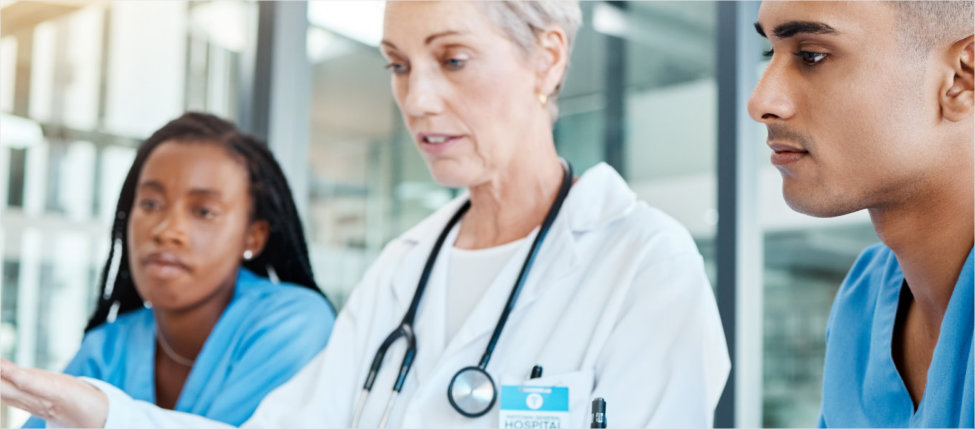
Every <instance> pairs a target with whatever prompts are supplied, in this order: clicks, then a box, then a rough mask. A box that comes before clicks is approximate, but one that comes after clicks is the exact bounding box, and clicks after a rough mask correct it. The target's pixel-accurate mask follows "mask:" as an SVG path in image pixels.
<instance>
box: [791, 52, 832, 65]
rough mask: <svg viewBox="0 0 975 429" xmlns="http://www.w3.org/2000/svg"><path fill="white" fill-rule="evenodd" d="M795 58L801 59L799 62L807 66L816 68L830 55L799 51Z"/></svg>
mask: <svg viewBox="0 0 975 429" xmlns="http://www.w3.org/2000/svg"><path fill="white" fill-rule="evenodd" d="M795 56H797V57H799V60H801V61H802V62H803V63H804V64H806V65H807V66H814V65H816V64H819V62H820V61H822V60H825V59H826V57H827V56H828V55H827V54H824V53H821V52H809V51H799V52H796V53H795Z"/></svg>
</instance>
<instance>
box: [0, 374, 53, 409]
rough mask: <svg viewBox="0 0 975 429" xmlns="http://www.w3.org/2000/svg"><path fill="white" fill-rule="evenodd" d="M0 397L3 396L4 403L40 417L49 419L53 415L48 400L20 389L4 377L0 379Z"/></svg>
mask: <svg viewBox="0 0 975 429" xmlns="http://www.w3.org/2000/svg"><path fill="white" fill-rule="evenodd" d="M0 397H2V398H3V403H4V404H6V405H10V406H12V407H15V408H20V409H22V410H24V411H27V412H29V413H31V414H33V415H35V416H38V417H40V418H43V419H49V418H51V417H53V416H54V413H53V411H54V410H53V406H52V404H51V402H50V401H48V400H45V399H44V398H41V397H38V396H36V395H33V394H31V393H30V392H27V391H24V390H22V389H20V388H19V387H17V386H16V385H15V384H13V383H11V382H10V381H8V380H7V379H6V378H4V379H2V380H0Z"/></svg>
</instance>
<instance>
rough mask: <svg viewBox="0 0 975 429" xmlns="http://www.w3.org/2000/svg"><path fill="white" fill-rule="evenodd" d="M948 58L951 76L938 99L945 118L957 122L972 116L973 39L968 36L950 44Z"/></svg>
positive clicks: (974, 102)
mask: <svg viewBox="0 0 975 429" xmlns="http://www.w3.org/2000/svg"><path fill="white" fill-rule="evenodd" d="M948 60H949V61H951V66H952V71H953V72H954V73H953V76H952V79H951V81H950V82H949V81H946V82H945V84H944V85H943V86H942V89H941V91H940V94H939V97H938V101H939V102H940V103H941V112H942V115H943V116H944V118H945V119H947V120H949V121H951V122H958V121H961V120H963V119H965V118H966V117H970V116H972V111H973V105H975V78H973V76H972V70H973V67H975V41H973V36H968V37H966V38H964V39H962V40H960V41H958V42H955V43H954V44H953V45H951V48H949V49H948Z"/></svg>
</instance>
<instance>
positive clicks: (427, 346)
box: [414, 227, 458, 380]
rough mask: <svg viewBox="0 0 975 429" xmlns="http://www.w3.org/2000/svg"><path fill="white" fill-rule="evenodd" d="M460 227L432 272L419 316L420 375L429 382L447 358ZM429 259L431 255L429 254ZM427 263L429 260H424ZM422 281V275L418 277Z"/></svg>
mask: <svg viewBox="0 0 975 429" xmlns="http://www.w3.org/2000/svg"><path fill="white" fill-rule="evenodd" d="M457 231H458V228H456V227H455V228H454V230H453V231H452V232H451V233H450V235H448V236H447V239H446V240H445V241H444V245H443V248H442V249H441V250H440V254H439V255H438V256H437V262H436V264H435V265H434V267H433V271H432V272H431V273H430V282H429V284H428V285H427V290H426V293H425V296H424V297H423V300H421V301H420V308H419V311H418V313H417V317H416V319H417V320H416V332H418V334H417V337H416V342H417V345H416V351H417V359H416V361H415V362H416V363H415V364H414V367H415V371H416V376H417V377H418V378H419V379H420V380H429V379H430V377H431V374H432V372H433V371H434V370H435V367H436V364H437V361H439V360H440V358H441V356H442V355H443V351H444V347H445V346H446V335H447V332H446V330H447V312H446V309H447V307H446V305H447V302H446V301H447V287H448V285H447V273H448V270H449V269H450V257H449V255H450V252H449V249H450V247H451V246H453V243H454V242H455V241H456V240H457ZM427 255H428V256H429V253H428V254H427ZM423 262H424V263H426V258H424V260H423ZM417 278H419V276H417Z"/></svg>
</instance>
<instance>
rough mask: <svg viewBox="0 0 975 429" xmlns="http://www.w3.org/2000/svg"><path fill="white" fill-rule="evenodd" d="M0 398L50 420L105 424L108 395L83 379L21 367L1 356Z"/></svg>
mask: <svg viewBox="0 0 975 429" xmlns="http://www.w3.org/2000/svg"><path fill="white" fill-rule="evenodd" d="M0 382H2V384H0V398H2V399H3V402H4V403H5V404H7V405H10V406H12V407H16V408H20V409H22V410H24V411H27V412H29V413H31V414H33V415H35V416H37V417H40V418H42V419H44V420H46V421H47V422H48V423H51V424H55V425H58V426H65V427H89V428H91V427H99V428H100V427H103V426H104V425H105V419H106V417H107V415H108V397H106V396H105V394H104V393H102V391H101V390H98V389H97V388H96V387H95V386H92V385H90V384H88V383H85V382H84V381H81V380H79V379H77V378H75V377H72V376H70V375H64V374H57V373H53V372H50V371H44V370H40V369H33V368H21V367H18V366H17V365H14V364H13V363H12V362H9V361H7V360H4V359H0Z"/></svg>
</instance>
